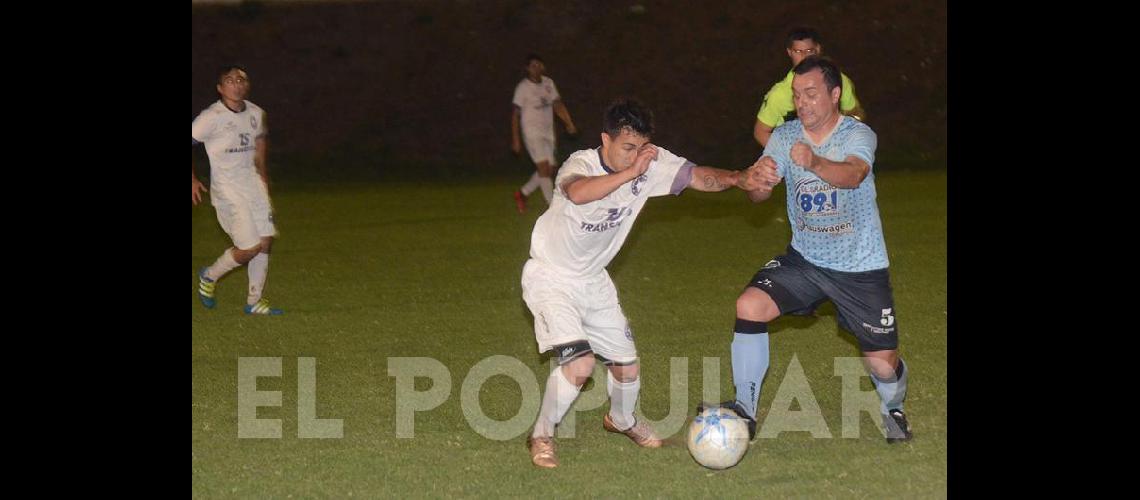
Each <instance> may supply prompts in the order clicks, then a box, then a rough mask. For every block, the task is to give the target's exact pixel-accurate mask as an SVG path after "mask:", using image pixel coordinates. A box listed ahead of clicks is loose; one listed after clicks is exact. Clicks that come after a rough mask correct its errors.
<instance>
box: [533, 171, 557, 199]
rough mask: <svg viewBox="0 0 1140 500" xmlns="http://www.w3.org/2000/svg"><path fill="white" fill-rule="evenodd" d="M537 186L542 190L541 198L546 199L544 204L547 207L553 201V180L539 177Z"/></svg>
mask: <svg viewBox="0 0 1140 500" xmlns="http://www.w3.org/2000/svg"><path fill="white" fill-rule="evenodd" d="M535 175H538V174H535ZM538 186H539V187H541V188H542V196H545V197H546V204H547V205H549V204H550V202H551V200H553V199H554V180H553V179H551V178H550V177H539V178H538Z"/></svg>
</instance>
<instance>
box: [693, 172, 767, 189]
mask: <svg viewBox="0 0 1140 500" xmlns="http://www.w3.org/2000/svg"><path fill="white" fill-rule="evenodd" d="M733 186H736V187H738V188H740V189H743V190H745V191H749V190H752V189H756V188H757V187H759V186H758V185H757V183H756V181H755V180H754V179H752V178H751V177H750V176H749V175H748V171H747V170H745V171H736V170H724V169H720V168H714V167H693V177H692V178H691V179H689V187H690V188H692V189H695V190H697V191H705V192H717V191H724V190H725V189H728V188H731V187H733Z"/></svg>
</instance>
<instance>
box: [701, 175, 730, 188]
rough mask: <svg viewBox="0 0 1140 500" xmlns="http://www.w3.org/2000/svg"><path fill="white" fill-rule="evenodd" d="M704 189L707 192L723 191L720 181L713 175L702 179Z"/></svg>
mask: <svg viewBox="0 0 1140 500" xmlns="http://www.w3.org/2000/svg"><path fill="white" fill-rule="evenodd" d="M704 181H705V189H708V190H723V189H724V187H725V186H724V184H721V182H720V179H718V178H717V176H716V175H714V174H708V175H706V176H705V177H704Z"/></svg>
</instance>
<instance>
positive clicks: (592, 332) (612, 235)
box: [522, 99, 761, 468]
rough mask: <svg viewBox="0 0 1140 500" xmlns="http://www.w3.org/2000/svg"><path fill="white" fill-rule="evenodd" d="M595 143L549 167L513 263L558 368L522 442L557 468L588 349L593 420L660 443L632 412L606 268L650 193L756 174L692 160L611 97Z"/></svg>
mask: <svg viewBox="0 0 1140 500" xmlns="http://www.w3.org/2000/svg"><path fill="white" fill-rule="evenodd" d="M602 130H603V132H602V134H601V138H602V145H601V147H599V148H595V149H586V150H582V151H577V152H575V153H573V154H571V155H570V157H569V158H568V159H567V160H566V162H565V163H564V164H563V166H562V170H561V171H560V172H559V173H558V178H557V182H556V183H557V185H558V190H557V191H556V192H555V194H554V201H553V202H552V203H551V206H550V208H549V209H548V210H547V211H546V212H544V213H543V214H542V216H541V217H539V218H538V221H537V222H536V223H535V225H534V231H533V233H532V234H531V246H530V257H531V258H530V260H528V261H527V263H526V265H525V266H524V268H523V274H522V289H523V299H524V300H525V301H526V303H527V307H529V308H530V310H531V313H533V314H534V334H535V339H536V340H537V341H538V350H539V352H545V351H548V350H551V349H553V350H554V355H555V356H556V357H557V359H558V363H559V365H560V366H559V367H558V368H556V369H555V370H553V371H552V372H551V374H550V377H549V378H548V379H547V382H546V393H545V394H544V396H543V399H542V406H541V410H540V411H539V414H538V420H537V422H536V423H535V426H534V432H533V433H532V435H531V437H530V438H529V439H528V448H529V449H530V453H531V461H532V462H533V463H534V465H536V466H538V467H546V468H550V467H557V466H558V459H557V456H556V455H555V450H554V428H555V426H556V425H557V424H558V423H559V422H560V421H561V420H562V417H563V416H564V415H565V414H566V412H567V411H568V410H569V408H570V405H571V404H572V403H573V402H574V399H575V398H577V397H578V393H579V391H580V390H581V386H582V384H584V383H585V382H586V380H587V379H589V377H590V374H591V373H592V372H593V369H594V356H597V357H598V358H601V359H602V361H603V362H604V363H605V364H606V365H607V366H608V367H609V370H608V372H607V377H606V378H607V379H608V389H609V396H610V411H609V413H607V414H606V416H605V417H604V418H603V421H602V423H603V426H604V427H605V429H606V430H608V431H610V432H620V433H623V434H625V435H626V436H628V437H629V438H630V439H632V440H633V441H634V442H635V443H637V444H638V445H639V446H644V447H649V448H656V447H659V446H661V440H660V439H658V438H657V437H656V436H655V435H654V433H653V430H652V429H650V428H649V427H648V426H647V425H646V424H645V423H643V422H641V421H638V420H637V419H636V418H635V417H634V414H633V410H634V406H635V404H636V403H637V396H638V392H639V391H640V388H641V379H640V378H639V376H638V373H639V366H638V361H637V349H636V346H635V345H634V340H633V334H632V331H631V330H630V328H629V323H628V321H627V320H626V317H625V314H623V313H622V309H621V304H620V303H619V301H618V296H617V289H616V288H615V287H614V283H613V281H611V280H610V276H609V273H607V272H606V269H605V268H606V265H608V264H609V263H610V261H611V260H612V259H613V258H614V255H616V254H617V252H618V250H619V249H621V246H622V243H623V242H625V238H626V236H627V235H628V234H629V231H630V229H631V228H632V227H633V222H634V220H635V219H636V218H637V215H638V214H639V213H641V209H642V207H644V206H645V202H646V200H648V199H649V198H650V197H653V196H664V195H667V194H673V195H677V194H680V193H681V191H683V190H684V189H685V188H687V187H691V188H693V189H696V190H699V191H724V190H726V189H729V188H731V187H733V186H736V187H738V188H740V189H744V190H751V189H757V188H759V187H761V184H760V180H759V176H758V175H751V174H754V173H756V170H755V169H753V170H750V171H746V172H738V171H730V170H721V169H716V168H712V167H698V166H696V165H695V164H694V163H693V162H691V161H689V160H687V159H685V158H682V157H679V156H677V155H675V154H673V153H671V152H669V151H668V150H666V149H665V148H660V147H657V146H655V145H653V144H650V142H649V140H650V137H651V135H652V134H653V115H652V112H651V111H650V110H649V109H648V108H646V107H645V106H644V105H642V104H641V103H639V102H637V101H634V100H626V99H619V100H617V101H615V102H613V103H612V104H611V105H610V106H609V107H608V108H607V109H606V111H605V115H604V117H603V120H602Z"/></svg>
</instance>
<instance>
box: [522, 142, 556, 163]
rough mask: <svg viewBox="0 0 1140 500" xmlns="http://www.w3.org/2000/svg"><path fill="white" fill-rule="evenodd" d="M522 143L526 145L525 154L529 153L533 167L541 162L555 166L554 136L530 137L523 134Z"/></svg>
mask: <svg viewBox="0 0 1140 500" xmlns="http://www.w3.org/2000/svg"><path fill="white" fill-rule="evenodd" d="M523 142H525V143H526V152H527V153H530V159H531V161H533V162H534V164H535V165H537V164H539V163H542V162H543V161H545V162H547V163H549V164H551V165H554V166H557V165H558V164H557V163H554V136H553V135H535V136H534V137H531V136H529V135H526V134H523Z"/></svg>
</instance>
